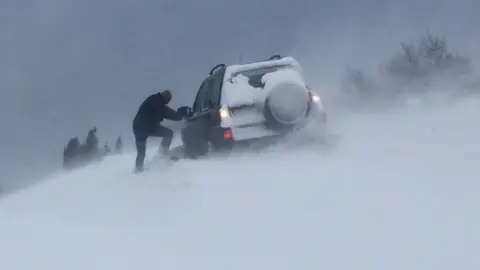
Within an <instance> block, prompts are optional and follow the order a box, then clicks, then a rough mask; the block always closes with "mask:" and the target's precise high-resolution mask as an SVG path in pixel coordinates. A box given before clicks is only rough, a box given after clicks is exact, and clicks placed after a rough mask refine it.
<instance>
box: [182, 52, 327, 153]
mask: <svg viewBox="0 0 480 270" xmlns="http://www.w3.org/2000/svg"><path fill="white" fill-rule="evenodd" d="M311 122H315V125H316V126H317V127H320V128H318V129H316V130H318V131H319V132H320V133H323V131H324V130H325V128H324V127H326V123H327V115H326V112H325V109H324V107H323V105H322V100H321V98H320V95H319V94H318V93H315V92H313V91H312V90H311V89H310V88H309V87H308V86H307V84H306V83H305V80H304V77H303V70H302V67H301V66H300V64H299V63H298V62H297V61H296V60H295V59H294V58H293V57H282V56H278V55H274V56H272V57H271V58H269V59H268V60H267V61H261V62H255V63H248V64H237V65H230V66H226V65H224V64H220V65H217V66H215V67H214V68H213V69H212V70H211V71H210V74H209V76H208V77H207V78H206V79H205V80H204V81H203V82H202V84H201V86H200V89H199V90H198V92H197V96H196V98H195V102H194V104H193V107H192V108H191V112H190V115H189V116H188V117H187V118H186V121H185V126H184V127H183V129H182V132H181V133H182V142H183V151H184V154H185V155H186V156H187V157H195V156H198V155H204V154H207V153H208V152H209V149H210V148H213V149H214V150H219V149H223V150H225V149H226V150H230V149H232V148H233V146H234V145H235V144H236V143H237V142H239V141H245V140H252V139H259V138H265V137H271V136H275V135H283V134H285V133H289V132H291V131H294V130H297V129H301V128H302V127H305V126H306V124H308V123H311ZM318 135H319V136H322V135H323V134H318ZM210 146H211V147H210Z"/></svg>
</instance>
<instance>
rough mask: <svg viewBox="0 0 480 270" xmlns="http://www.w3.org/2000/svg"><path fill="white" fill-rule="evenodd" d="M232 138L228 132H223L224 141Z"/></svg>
mask: <svg viewBox="0 0 480 270" xmlns="http://www.w3.org/2000/svg"><path fill="white" fill-rule="evenodd" d="M232 137H233V134H232V132H231V131H230V130H227V131H225V132H223V138H224V139H231V138H232Z"/></svg>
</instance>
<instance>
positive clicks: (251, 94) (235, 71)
mask: <svg viewBox="0 0 480 270" xmlns="http://www.w3.org/2000/svg"><path fill="white" fill-rule="evenodd" d="M276 67H282V68H281V69H279V70H273V71H272V72H267V74H265V75H261V83H263V84H264V87H265V88H264V87H255V86H253V85H252V84H251V83H249V77H248V76H249V75H245V73H248V72H249V71H255V70H262V69H268V68H276ZM283 67H285V68H283ZM301 72H302V69H301V67H300V64H299V63H298V62H297V61H296V60H295V59H293V58H291V57H285V58H282V59H280V60H269V61H264V62H256V63H249V64H243V65H233V66H229V67H227V69H226V71H225V77H224V88H223V91H222V103H224V104H225V105H227V106H229V107H235V106H241V105H247V104H255V103H257V102H262V101H263V100H264V98H265V96H266V95H267V94H268V93H267V92H268V89H269V88H271V87H272V86H273V85H275V84H277V83H281V82H284V81H285V80H287V81H289V82H293V83H296V84H298V85H305V81H304V79H303V76H302V74H301ZM261 73H262V72H260V74H261ZM253 76H257V75H253ZM263 88H264V89H263ZM262 90H265V91H262Z"/></svg>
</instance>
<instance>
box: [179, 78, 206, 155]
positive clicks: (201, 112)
mask: <svg viewBox="0 0 480 270" xmlns="http://www.w3.org/2000/svg"><path fill="white" fill-rule="evenodd" d="M213 82H214V80H213V79H212V78H211V77H208V78H207V79H205V80H204V81H203V82H202V84H201V85H200V88H199V89H198V92H197V96H196V98H195V101H194V103H193V108H192V115H190V116H188V117H187V119H186V121H185V126H184V128H183V129H182V141H183V144H184V146H186V147H189V146H191V145H202V144H204V143H206V142H208V129H209V116H210V112H211V108H209V106H208V105H209V100H210V99H209V98H208V94H209V90H210V89H211V88H212V85H213Z"/></svg>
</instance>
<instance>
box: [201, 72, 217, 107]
mask: <svg viewBox="0 0 480 270" xmlns="http://www.w3.org/2000/svg"><path fill="white" fill-rule="evenodd" d="M214 85H215V79H214V77H209V78H208V82H207V85H206V93H205V98H204V99H203V104H202V109H205V108H209V109H213V108H212V107H213V106H215V100H214V98H213V96H212V94H213V87H214ZM212 105H213V106H212Z"/></svg>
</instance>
